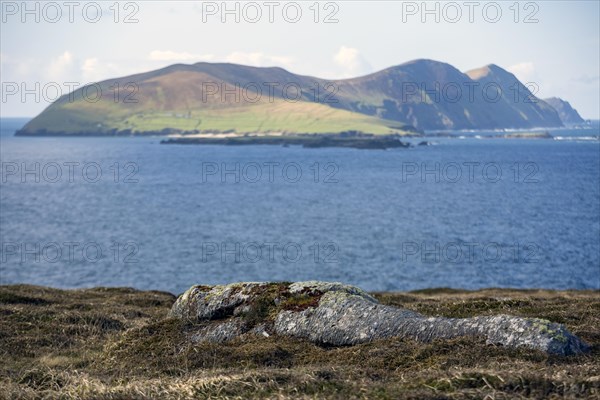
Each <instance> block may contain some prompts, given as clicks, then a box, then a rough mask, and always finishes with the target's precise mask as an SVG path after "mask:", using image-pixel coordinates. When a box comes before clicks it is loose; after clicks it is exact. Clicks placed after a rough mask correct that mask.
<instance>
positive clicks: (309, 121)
mask: <svg viewBox="0 0 600 400" xmlns="http://www.w3.org/2000/svg"><path fill="white" fill-rule="evenodd" d="M115 85H117V86H116V87H119V88H120V89H122V92H120V93H119V94H120V95H122V96H121V97H122V98H119V100H120V101H119V102H116V101H112V100H114V99H112V97H113V96H112V95H113V94H114V93H112V92H111V88H114V87H115ZM128 85H129V86H128ZM92 86H94V85H88V86H84V87H81V88H78V89H77V90H75V91H74V92H72V93H69V94H66V95H63V96H61V98H59V99H57V100H56V101H55V102H54V103H52V104H50V105H49V106H48V107H47V108H46V109H45V110H44V111H42V113H40V114H39V115H38V116H36V117H35V118H34V119H33V120H31V121H30V122H29V123H28V124H27V125H26V126H25V127H24V128H23V129H22V130H21V131H19V132H18V134H19V135H42V134H43V135H55V134H56V135H62V134H65V135H69V134H98V135H110V134H167V133H180V134H199V133H223V132H225V133H231V134H250V133H251V134H273V133H277V134H299V133H339V132H344V131H349V130H355V131H362V132H365V133H373V134H406V133H414V132H415V130H451V129H508V128H511V129H515V128H517V129H518V128H522V129H528V128H534V127H560V126H562V125H563V123H562V121H561V118H560V116H559V114H558V112H557V111H556V110H555V109H554V108H553V107H551V106H550V105H549V104H547V103H546V102H545V101H543V100H541V99H538V98H537V97H536V96H535V94H534V93H532V92H531V91H530V90H529V88H528V87H526V86H525V85H523V84H522V83H521V82H519V81H518V79H517V78H516V77H515V76H514V75H513V74H511V73H510V72H508V71H506V70H504V69H502V68H501V67H499V66H497V65H495V64H488V65H486V66H484V67H481V68H478V69H474V70H470V71H466V72H461V71H460V70H458V69H457V68H455V67H453V66H452V65H450V64H448V63H443V62H439V61H435V60H430V59H417V60H412V61H408V62H405V63H402V64H398V65H395V66H391V67H388V68H385V69H383V70H380V71H377V72H374V73H371V74H367V75H363V76H359V77H354V78H346V79H338V80H326V79H322V78H318V77H313V76H308V75H299V74H295V73H293V72H290V71H288V70H286V69H284V68H281V67H276V66H275V67H251V66H245V65H241V64H233V63H209V62H198V63H194V64H172V65H169V66H166V67H163V68H160V69H157V70H152V71H147V72H142V73H137V74H133V75H129V76H124V77H118V78H114V79H107V80H103V81H101V82H98V83H97V84H95V86H94V89H95V90H98V88H99V89H100V90H101V91H102V96H101V98H100V99H98V100H96V101H89V99H88V98H87V97H86V91H89V90H90V88H91V87H92ZM484 88H485V90H484ZM490 89H494V90H496V92H494V90H490ZM128 90H129V92H128ZM134 92H135V93H134ZM495 96H496V97H497V99H496V97H495ZM127 99H129V100H135V101H131V102H127V101H126V100H127Z"/></svg>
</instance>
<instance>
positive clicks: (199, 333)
mask: <svg viewBox="0 0 600 400" xmlns="http://www.w3.org/2000/svg"><path fill="white" fill-rule="evenodd" d="M169 315H170V316H171V317H175V318H182V319H188V320H192V321H195V322H200V324H198V329H197V330H196V333H195V334H194V335H193V336H192V337H191V339H192V340H194V341H225V340H230V339H233V338H235V337H238V336H240V335H244V334H256V335H263V336H270V335H273V334H276V335H285V336H293V337H299V338H306V339H308V340H310V341H312V342H315V343H320V344H327V345H335V346H343V345H354V344H358V343H363V342H368V341H371V340H375V339H381V338H389V337H403V338H412V339H415V340H418V341H423V342H429V341H431V340H434V339H449V338H454V337H458V336H483V337H485V338H487V342H488V343H490V344H500V345H504V346H510V347H521V346H524V347H529V348H534V349H538V350H542V351H545V352H547V353H550V354H560V355H570V354H579V353H583V352H586V351H588V346H587V345H586V344H585V343H584V342H582V341H581V340H580V339H579V338H577V337H576V336H574V335H572V334H571V333H570V332H569V331H568V330H567V329H566V328H565V327H564V326H563V325H560V324H556V323H552V322H550V321H547V320H543V319H536V318H520V317H511V316H507V315H496V316H482V317H473V318H462V319H458V318H440V317H426V316H424V315H422V314H419V313H416V312H413V311H410V310H406V309H402V308H396V307H391V306H385V305H382V304H380V303H379V302H378V301H377V300H376V299H375V298H373V297H372V296H370V295H369V294H367V293H366V292H364V291H363V290H361V289H359V288H357V287H354V286H349V285H344V284H341V283H329V282H318V281H309V282H297V283H292V284H287V283H268V282H248V283H235V284H230V285H223V286H193V287H191V288H190V289H189V290H187V291H186V292H185V293H184V294H182V295H181V296H180V297H179V298H178V299H177V301H176V302H175V304H174V305H173V307H172V309H171V311H170V312H169Z"/></svg>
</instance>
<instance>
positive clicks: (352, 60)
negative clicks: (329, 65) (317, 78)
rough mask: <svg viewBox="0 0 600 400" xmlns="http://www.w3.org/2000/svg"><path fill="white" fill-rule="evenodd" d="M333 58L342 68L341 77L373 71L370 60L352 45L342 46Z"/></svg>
mask: <svg viewBox="0 0 600 400" xmlns="http://www.w3.org/2000/svg"><path fill="white" fill-rule="evenodd" d="M333 60H334V61H335V63H336V64H337V66H338V67H339V68H340V69H341V74H340V77H342V78H350V77H356V76H359V75H363V74H368V73H369V72H372V71H373V68H372V67H371V65H370V64H369V62H368V61H367V60H366V59H365V58H364V57H363V56H362V55H361V54H360V52H359V51H358V50H357V49H355V48H352V47H346V46H342V47H340V49H339V50H338V52H337V53H335V55H334V56H333Z"/></svg>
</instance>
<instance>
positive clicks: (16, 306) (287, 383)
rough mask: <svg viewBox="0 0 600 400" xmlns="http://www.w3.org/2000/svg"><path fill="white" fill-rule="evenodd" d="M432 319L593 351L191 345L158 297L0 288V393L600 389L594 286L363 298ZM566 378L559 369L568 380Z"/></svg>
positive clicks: (294, 342)
mask: <svg viewBox="0 0 600 400" xmlns="http://www.w3.org/2000/svg"><path fill="white" fill-rule="evenodd" d="M372 294H373V295H374V296H375V297H376V298H377V299H378V300H379V301H380V302H382V303H384V304H389V305H396V306H402V307H406V308H408V309H411V310H414V311H417V312H420V313H423V314H425V315H431V316H445V317H456V318H463V317H469V316H475V315H496V314H510V315H520V316H525V317H532V316H535V317H541V318H546V319H549V320H552V321H555V322H559V323H563V324H565V325H566V326H567V327H568V328H569V329H570V330H571V331H572V332H574V333H575V334H577V335H579V336H581V337H582V338H583V339H584V340H585V341H587V343H589V344H590V345H591V346H592V351H591V353H589V354H586V355H580V356H574V357H562V358H561V357H556V356H550V355H547V354H543V353H541V352H539V351H534V350H528V349H508V348H504V347H501V346H490V345H487V344H485V341H483V340H479V339H477V338H475V339H466V338H462V339H451V340H438V341H435V342H432V343H416V342H413V341H411V340H403V339H386V340H376V341H373V342H371V343H365V344H360V345H355V346H346V347H326V346H325V347H323V346H319V345H315V344H312V343H309V342H307V341H304V340H300V339H291V338H284V337H273V336H272V337H269V338H256V339H248V338H246V339H244V340H234V341H231V342H226V343H212V344H211V343H198V344H196V345H190V344H189V343H186V342H185V340H184V339H183V333H182V332H185V330H186V329H188V328H190V325H189V323H186V322H182V321H177V320H173V319H167V318H166V315H167V312H168V310H169V309H170V307H171V305H172V304H173V302H174V301H175V296H174V295H173V294H171V293H167V292H159V291H139V290H135V289H131V288H100V287H99V288H90V289H76V290H61V289H52V288H48V287H40V286H31V285H9V286H0V321H2V323H0V351H1V352H2V361H0V363H1V366H0V371H1V372H0V388H1V390H0V393H1V394H0V398H7V399H8V398H30V397H40V396H41V395H42V393H43V394H44V395H45V396H48V397H50V398H55V397H60V396H62V397H67V398H90V397H94V398H115V397H122V398H132V397H135V398H156V397H157V396H159V397H161V398H167V399H168V398H184V399H185V398H198V397H210V396H213V397H244V398H248V397H251V398H271V397H280V398H298V397H309V398H313V397H318V398H357V397H361V396H362V397H368V398H372V397H393V398H417V397H418V398H444V397H448V396H451V397H459V398H463V397H477V398H483V397H485V396H486V395H495V396H496V397H520V396H521V397H537V398H539V397H551V396H560V397H565V398H576V397H589V398H592V397H594V396H596V395H597V394H598V393H600V381H599V380H598V379H597V376H599V375H600V313H599V312H598V310H600V297H599V296H598V291H595V290H583V291H578V290H567V291H555V290H535V289H532V290H515V289H483V290H477V291H465V290H456V289H443V288H442V289H425V290H419V291H413V292H393V293H392V292H388V293H372ZM566 371H569V373H568V374H567V373H565V372H566Z"/></svg>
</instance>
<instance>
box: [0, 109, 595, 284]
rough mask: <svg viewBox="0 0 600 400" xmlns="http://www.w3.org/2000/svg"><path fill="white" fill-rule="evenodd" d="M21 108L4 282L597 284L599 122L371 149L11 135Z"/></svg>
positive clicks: (10, 144)
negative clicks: (547, 136) (541, 136)
mask: <svg viewBox="0 0 600 400" xmlns="http://www.w3.org/2000/svg"><path fill="white" fill-rule="evenodd" d="M25 122H26V120H23V119H2V121H1V136H0V159H1V162H2V181H1V182H0V185H1V190H0V233H1V240H0V241H1V242H2V248H1V249H0V251H1V252H2V253H1V255H0V256H1V260H0V263H1V264H0V283H2V284H12V283H32V284H39V285H48V286H55V287H65V288H72V287H90V286H132V287H136V288H141V289H159V290H167V291H171V292H174V293H179V292H181V291H183V290H184V289H186V288H187V287H189V286H190V285H192V284H196V283H204V284H217V283H228V282H233V281H263V280H286V281H296V280H310V279H318V280H328V281H342V282H346V283H350V284H355V285H358V286H361V287H362V288H364V289H366V290H371V291H374V290H412V289H419V288H428V287H454V288H467V289H475V288H483V287H515V288H553V289H566V288H575V289H586V288H592V289H599V288H600V142H599V141H598V140H597V139H594V137H596V138H597V136H598V126H597V125H595V127H594V128H593V129H591V130H569V129H563V130H559V131H552V132H551V133H552V134H553V135H554V136H555V137H560V140H523V139H521V140H514V139H513V140H508V139H481V140H480V139H478V138H476V137H475V136H476V135H477V134H476V133H464V136H465V137H464V138H463V139H456V138H455V139H442V138H439V139H431V140H432V141H433V142H435V145H432V146H415V147H413V148H410V149H393V150H386V151H375V150H355V149H336V148H322V149H303V148H299V147H295V146H292V147H278V146H240V147H237V146H182V145H168V146H167V145H161V144H159V142H160V140H161V139H160V138H153V137H149V138H20V137H14V136H13V135H14V132H15V130H16V129H18V128H20V127H21V126H22V125H23V124H24V123H25ZM418 142H419V140H417V139H413V143H414V144H417V143H418ZM236 180H237V181H239V182H236Z"/></svg>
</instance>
